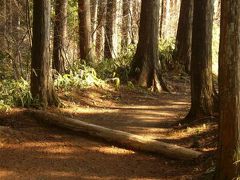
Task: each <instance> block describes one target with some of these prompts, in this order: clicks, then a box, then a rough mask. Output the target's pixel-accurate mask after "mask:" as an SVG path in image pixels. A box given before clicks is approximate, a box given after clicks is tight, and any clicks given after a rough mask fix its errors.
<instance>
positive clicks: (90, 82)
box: [54, 61, 105, 90]
mask: <svg viewBox="0 0 240 180" xmlns="http://www.w3.org/2000/svg"><path fill="white" fill-rule="evenodd" d="M76 62H79V61H76ZM104 84H105V82H104V81H103V80H101V79H99V78H98V77H97V73H96V71H95V69H94V68H91V67H89V66H87V65H85V64H79V63H76V64H75V65H74V69H72V70H71V71H70V73H69V74H64V75H58V77H57V79H56V80H55V81H54V85H55V87H56V88H57V89H64V90H70V89H72V88H88V87H91V86H97V87H101V86H103V85H104Z"/></svg>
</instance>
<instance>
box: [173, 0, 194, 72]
mask: <svg viewBox="0 0 240 180" xmlns="http://www.w3.org/2000/svg"><path fill="white" fill-rule="evenodd" d="M192 21H193V0H182V3H181V9H180V16H179V22H178V30H177V37H176V57H175V58H176V60H177V61H178V62H179V63H180V64H182V65H183V66H184V68H185V71H186V72H187V73H190V62H191V46H192Z"/></svg>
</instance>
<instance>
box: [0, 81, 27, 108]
mask: <svg viewBox="0 0 240 180" xmlns="http://www.w3.org/2000/svg"><path fill="white" fill-rule="evenodd" d="M31 101H32V96H31V93H30V85H29V83H28V82H27V81H25V80H24V79H23V78H21V79H20V80H18V81H16V80H2V81H1V82H0V109H2V110H3V109H4V110H7V109H9V108H10V107H13V106H22V107H25V106H30V104H31Z"/></svg>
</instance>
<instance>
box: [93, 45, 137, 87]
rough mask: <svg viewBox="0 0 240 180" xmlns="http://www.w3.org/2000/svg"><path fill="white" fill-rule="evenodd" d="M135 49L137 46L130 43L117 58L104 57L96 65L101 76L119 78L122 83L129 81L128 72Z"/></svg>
mask: <svg viewBox="0 0 240 180" xmlns="http://www.w3.org/2000/svg"><path fill="white" fill-rule="evenodd" d="M135 50H136V46H134V45H129V46H128V47H127V48H125V49H123V50H122V52H121V54H119V56H118V57H117V58H116V59H103V60H102V61H101V62H100V63H99V64H98V65H97V66H96V72H97V74H98V75H99V77H100V78H101V79H104V80H107V79H111V78H119V79H120V81H121V82H122V83H126V82H128V74H129V72H130V65H131V61H132V59H133V56H134V54H135Z"/></svg>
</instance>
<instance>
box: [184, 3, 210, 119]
mask: <svg viewBox="0 0 240 180" xmlns="http://www.w3.org/2000/svg"><path fill="white" fill-rule="evenodd" d="M212 26H213V0H205V1H199V0H195V1H194V13H193V34H192V56H191V109H190V112H189V114H188V115H187V116H186V118H185V120H187V121H188V120H194V119H196V118H198V117H201V116H211V115H212V114H213V111H214V102H213V99H214V93H213V81H212Z"/></svg>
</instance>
